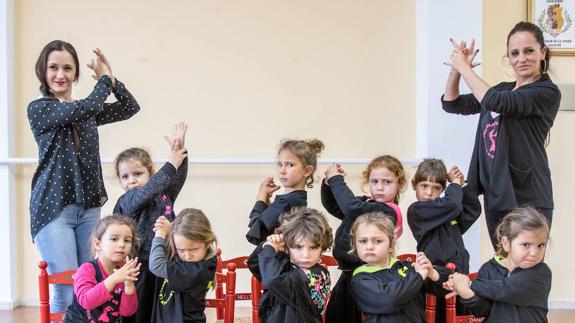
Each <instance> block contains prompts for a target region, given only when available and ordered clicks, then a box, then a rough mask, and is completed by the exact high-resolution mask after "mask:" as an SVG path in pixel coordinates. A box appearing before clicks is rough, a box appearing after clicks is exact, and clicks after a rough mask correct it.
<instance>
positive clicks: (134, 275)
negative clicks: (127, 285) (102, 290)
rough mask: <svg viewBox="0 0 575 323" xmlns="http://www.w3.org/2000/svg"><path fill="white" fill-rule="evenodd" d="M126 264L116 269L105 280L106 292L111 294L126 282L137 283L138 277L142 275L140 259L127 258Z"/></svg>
mask: <svg viewBox="0 0 575 323" xmlns="http://www.w3.org/2000/svg"><path fill="white" fill-rule="evenodd" d="M126 259H127V260H126V262H125V263H124V265H123V266H122V267H120V268H117V269H114V272H113V273H112V274H111V275H110V276H108V278H106V279H104V286H106V290H107V291H108V292H109V293H111V292H112V290H113V289H114V286H116V285H117V284H119V283H121V282H126V281H137V280H138V275H139V273H140V265H139V263H138V258H134V259H130V258H129V257H126Z"/></svg>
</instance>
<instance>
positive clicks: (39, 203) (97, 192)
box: [28, 76, 140, 237]
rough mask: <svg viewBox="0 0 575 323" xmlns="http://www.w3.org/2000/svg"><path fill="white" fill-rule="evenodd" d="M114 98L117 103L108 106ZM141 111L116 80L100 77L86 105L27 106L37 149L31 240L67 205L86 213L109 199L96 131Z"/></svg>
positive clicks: (46, 100) (46, 102)
mask: <svg viewBox="0 0 575 323" xmlns="http://www.w3.org/2000/svg"><path fill="white" fill-rule="evenodd" d="M110 93H113V94H114V96H115V97H116V100H117V102H114V103H111V104H110V103H105V101H106V99H107V98H108V96H109V95H110ZM139 110H140V106H139V105H138V103H137V102H136V100H135V99H134V97H133V96H132V95H131V94H130V92H128V90H127V89H126V88H125V87H124V84H123V83H121V82H120V81H118V80H116V86H115V87H113V88H112V80H111V79H110V78H109V77H108V76H102V77H101V78H100V80H99V81H98V83H96V86H95V87H94V90H93V91H92V93H91V94H90V95H89V96H88V97H87V98H85V99H83V100H76V101H71V102H60V101H59V100H57V99H55V98H53V97H48V96H46V97H43V98H40V99H38V100H34V101H32V102H31V103H30V104H29V105H28V120H29V122H30V127H31V128H32V132H33V133H34V139H35V140H36V143H37V144H38V168H37V169H36V172H35V173H34V177H33V178H32V195H31V197H30V226H31V231H32V237H35V236H36V234H37V233H38V232H39V231H40V229H42V228H43V227H44V226H45V225H46V224H48V223H49V222H50V221H52V220H53V219H54V218H55V217H56V216H58V214H60V212H61V211H62V210H63V209H64V207H65V206H66V205H68V204H73V203H78V204H82V205H83V207H84V209H89V208H93V207H99V206H102V205H103V204H104V203H105V202H106V200H107V199H108V197H107V194H106V190H105V188H104V182H103V180H102V168H101V165H100V148H99V139H98V126H100V125H104V124H106V123H112V122H117V121H122V120H126V119H129V118H130V117H131V116H133V115H134V114H136V113H137V112H138V111H139Z"/></svg>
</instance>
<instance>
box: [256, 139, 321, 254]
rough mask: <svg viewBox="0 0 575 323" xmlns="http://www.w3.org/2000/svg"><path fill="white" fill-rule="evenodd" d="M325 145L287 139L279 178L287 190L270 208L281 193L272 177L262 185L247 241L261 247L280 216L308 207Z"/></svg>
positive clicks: (280, 155) (280, 156) (282, 148)
mask: <svg viewBox="0 0 575 323" xmlns="http://www.w3.org/2000/svg"><path fill="white" fill-rule="evenodd" d="M323 149H324V145H323V143H322V142H321V141H319V140H317V139H309V140H293V139H284V140H282V142H281V143H280V145H279V149H278V156H277V158H278V162H277V167H278V169H277V170H278V177H279V181H280V184H281V186H283V188H284V193H285V194H282V195H276V197H275V199H274V201H273V203H271V204H270V197H271V196H272V194H273V192H275V191H277V190H279V189H280V186H278V185H276V183H275V182H274V180H273V178H272V177H267V178H266V179H265V180H264V181H263V182H262V183H261V185H260V188H259V191H258V195H257V201H256V204H255V205H254V208H253V209H252V212H251V214H250V222H249V225H248V226H249V228H250V229H249V231H248V233H247V234H246V238H247V239H248V241H249V242H250V243H252V244H255V245H258V244H260V243H262V242H264V241H266V237H267V236H268V235H270V234H272V233H273V232H274V229H275V228H277V227H278V226H279V224H280V223H279V216H280V215H281V214H282V213H286V212H289V211H290V210H291V208H293V207H298V206H300V207H301V206H306V205H307V192H306V190H305V188H306V186H307V187H308V188H311V187H313V185H312V184H313V174H314V172H315V170H316V168H317V157H318V155H319V153H320V152H321V151H322V150H323Z"/></svg>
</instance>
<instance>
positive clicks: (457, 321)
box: [445, 273, 485, 323]
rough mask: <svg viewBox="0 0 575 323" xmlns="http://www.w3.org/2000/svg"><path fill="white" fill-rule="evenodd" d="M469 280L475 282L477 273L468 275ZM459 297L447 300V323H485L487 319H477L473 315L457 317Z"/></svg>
mask: <svg viewBox="0 0 575 323" xmlns="http://www.w3.org/2000/svg"><path fill="white" fill-rule="evenodd" d="M467 276H468V277H469V279H471V280H475V279H476V278H477V273H471V274H468V275H467ZM456 302H457V297H456V296H453V297H450V298H448V299H447V300H445V322H446V323H474V322H483V321H484V320H485V318H483V317H475V316H473V315H459V316H458V315H457V310H456Z"/></svg>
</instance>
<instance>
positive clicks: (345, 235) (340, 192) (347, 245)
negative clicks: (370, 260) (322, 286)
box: [321, 175, 397, 270]
mask: <svg viewBox="0 0 575 323" xmlns="http://www.w3.org/2000/svg"><path fill="white" fill-rule="evenodd" d="M328 183H329V185H327V184H325V183H322V185H321V203H322V204H323V207H324V208H325V209H326V210H327V211H328V212H329V213H330V214H331V215H333V216H335V217H336V218H338V219H340V220H341V224H340V225H339V227H338V228H337V231H336V232H335V241H334V242H335V244H334V248H333V256H334V258H335V259H336V260H337V262H338V264H339V268H340V269H341V270H354V269H355V268H357V267H358V266H361V265H362V264H363V262H362V261H361V259H359V258H358V257H357V256H356V255H354V254H350V253H349V251H350V250H351V242H350V233H351V227H352V225H353V222H354V221H355V219H357V218H358V217H359V216H360V215H363V214H367V213H372V212H382V213H385V214H387V215H389V216H390V217H391V218H392V220H393V222H394V223H396V222H397V215H396V214H395V211H394V210H393V209H392V208H391V207H390V206H388V205H387V204H385V203H380V202H377V201H374V200H371V199H368V197H367V196H355V195H354V194H353V192H352V191H351V190H350V189H349V187H348V186H347V184H346V183H345V181H344V178H343V176H341V175H335V176H332V177H331V178H330V179H329V180H328Z"/></svg>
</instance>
